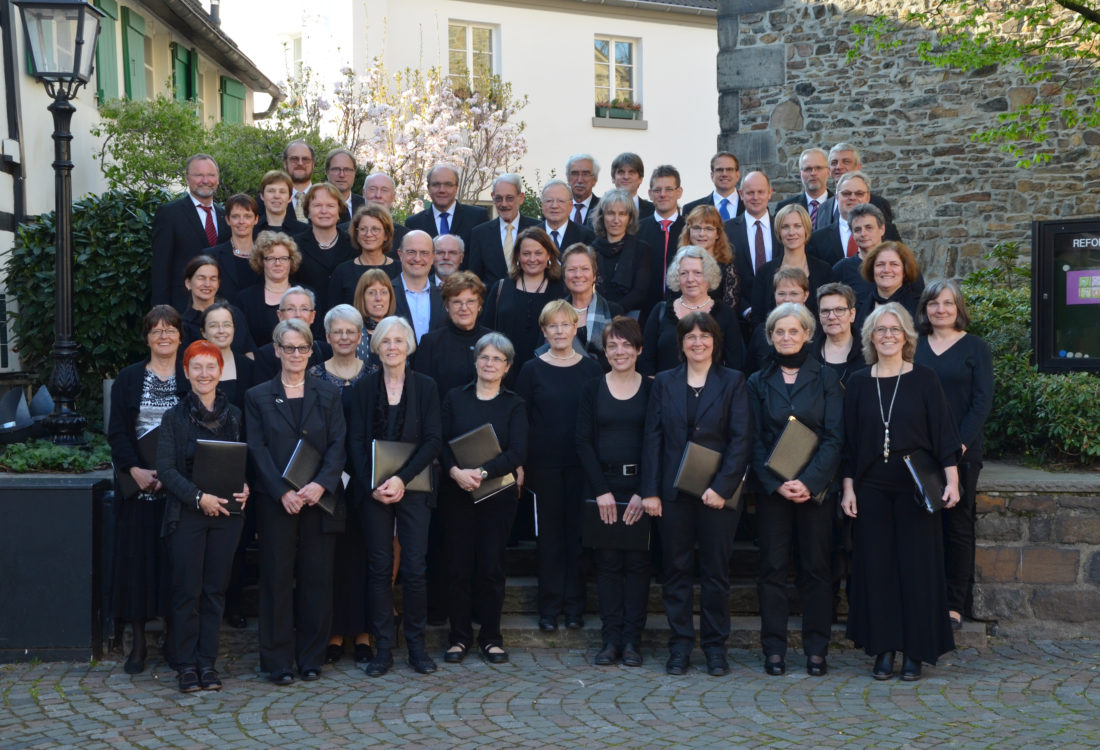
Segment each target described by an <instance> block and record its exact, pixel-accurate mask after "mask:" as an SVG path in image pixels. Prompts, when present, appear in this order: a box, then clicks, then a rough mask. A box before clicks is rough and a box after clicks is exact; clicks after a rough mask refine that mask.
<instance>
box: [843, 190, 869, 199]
mask: <svg viewBox="0 0 1100 750" xmlns="http://www.w3.org/2000/svg"><path fill="white" fill-rule="evenodd" d="M868 195H870V193H869V192H868V191H866V190H841V191H840V197H841V198H866V197H867V196H868Z"/></svg>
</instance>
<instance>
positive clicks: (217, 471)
mask: <svg viewBox="0 0 1100 750" xmlns="http://www.w3.org/2000/svg"><path fill="white" fill-rule="evenodd" d="M247 463H248V444H247V443H236V442H230V441H227V440H196V441H195V462H194V465H193V469H192V471H191V477H192V479H193V480H194V482H195V484H196V485H197V486H198V488H199V489H200V490H202V491H203V492H207V493H209V494H211V495H214V496H215V497H221V498H225V499H226V500H228V501H229V502H228V503H226V505H225V508H226V510H228V511H229V512H230V513H232V514H234V515H236V514H238V513H240V512H241V510H242V509H241V504H240V502H239V501H238V500H237V499H236V498H234V497H233V493H234V492H240V491H241V490H243V489H244V477H245V466H246V465H247Z"/></svg>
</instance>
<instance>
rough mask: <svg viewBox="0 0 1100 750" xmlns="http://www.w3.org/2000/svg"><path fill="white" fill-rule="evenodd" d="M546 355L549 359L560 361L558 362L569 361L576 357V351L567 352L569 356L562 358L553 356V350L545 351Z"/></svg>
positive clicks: (556, 355)
mask: <svg viewBox="0 0 1100 750" xmlns="http://www.w3.org/2000/svg"><path fill="white" fill-rule="evenodd" d="M546 353H547V355H549V356H550V358H551V359H560V360H569V359H573V357H575V356H577V350H576V349H574V350H573V351H571V352H569V354H567V355H565V356H564V357H563V356H561V355H560V354H554V350H553V349H547V350H546Z"/></svg>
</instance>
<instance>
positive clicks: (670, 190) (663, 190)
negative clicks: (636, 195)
mask: <svg viewBox="0 0 1100 750" xmlns="http://www.w3.org/2000/svg"><path fill="white" fill-rule="evenodd" d="M679 189H680V188H678V187H677V188H674V187H659V188H650V189H649V192H651V193H653V194H654V195H669V194H671V193H675V192H676V191H677V190H679Z"/></svg>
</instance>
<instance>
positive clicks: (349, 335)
mask: <svg viewBox="0 0 1100 750" xmlns="http://www.w3.org/2000/svg"><path fill="white" fill-rule="evenodd" d="M328 335H329V336H332V337H333V338H334V339H353V338H355V337H356V336H358V335H360V331H357V330H355V329H354V328H352V329H341V330H339V331H329V334H328Z"/></svg>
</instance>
